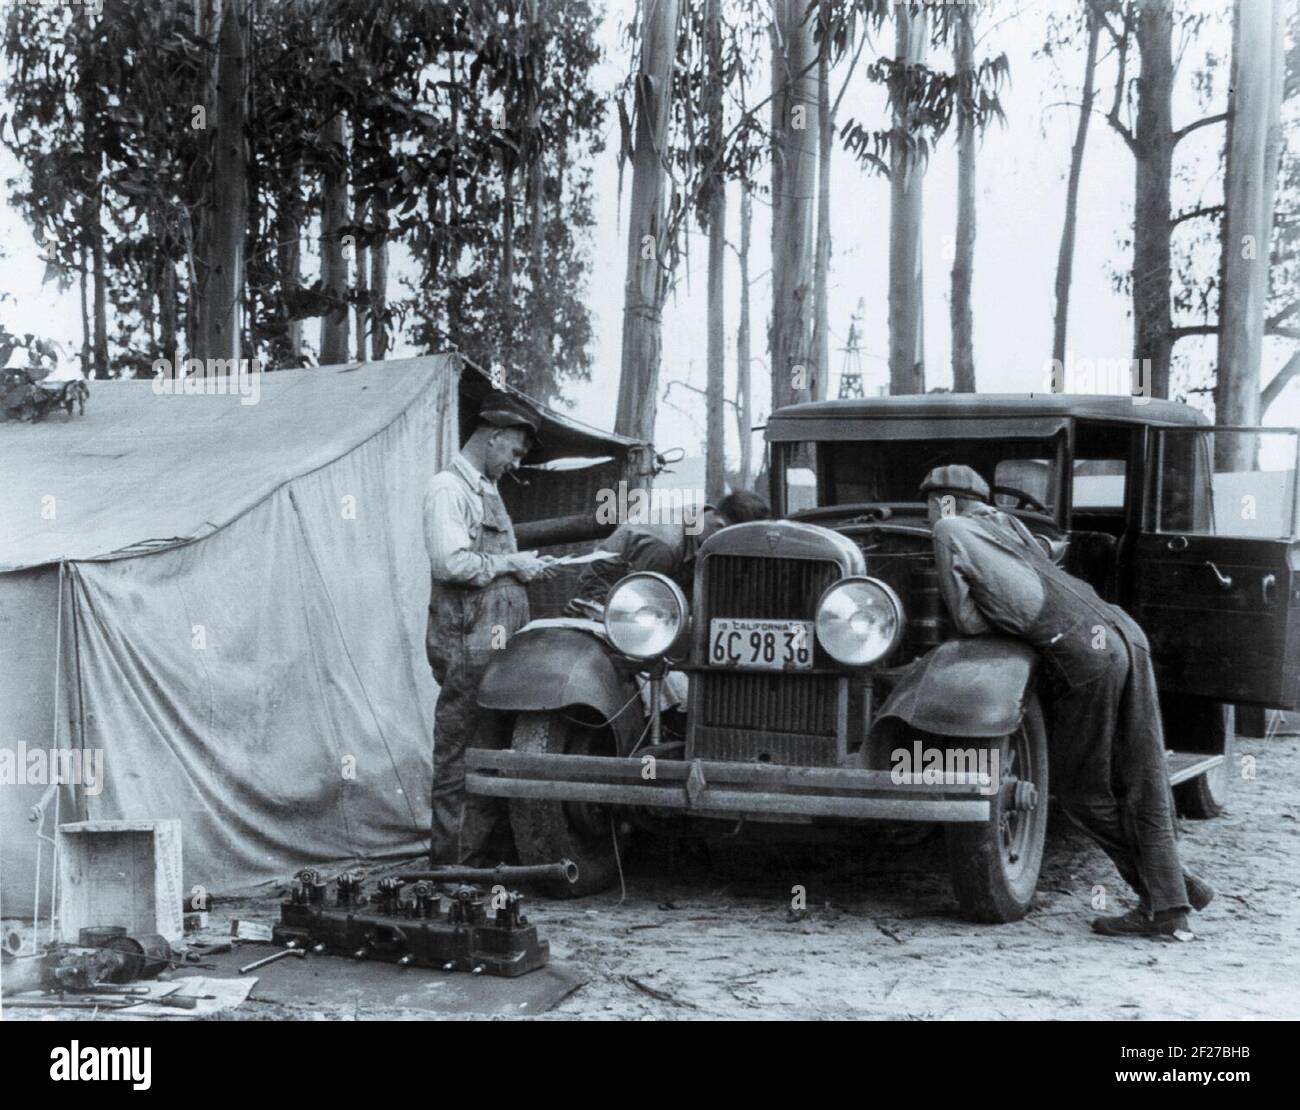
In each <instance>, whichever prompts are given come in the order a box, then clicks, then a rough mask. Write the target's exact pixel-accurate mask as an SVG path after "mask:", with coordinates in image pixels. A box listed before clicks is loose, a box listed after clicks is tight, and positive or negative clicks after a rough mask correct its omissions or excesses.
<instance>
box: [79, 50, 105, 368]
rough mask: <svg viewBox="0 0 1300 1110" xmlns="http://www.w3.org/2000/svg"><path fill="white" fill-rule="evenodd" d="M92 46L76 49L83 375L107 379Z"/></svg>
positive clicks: (98, 109)
mask: <svg viewBox="0 0 1300 1110" xmlns="http://www.w3.org/2000/svg"><path fill="white" fill-rule="evenodd" d="M92 49H93V47H92V45H91V42H90V39H89V31H86V32H85V33H84V34H83V37H82V39H81V42H80V46H79V55H80V56H79V59H78V63H79V64H78V71H79V72H78V77H77V83H78V93H79V99H80V102H81V143H82V151H83V153H84V156H85V161H86V178H87V180H86V195H85V198H84V200H83V202H82V211H83V218H82V227H83V229H84V230H83V234H84V236H85V242H86V243H87V245H88V247H89V251H90V266H91V291H92V302H91V304H92V314H93V319H94V326H93V330H92V339H91V349H90V368H89V369H87V371H86V376H87V377H91V378H107V377H108V282H107V279H106V277H105V273H104V227H103V186H102V184H101V181H100V179H101V177H102V176H103V170H104V155H103V151H102V150H101V148H100V142H99V120H100V117H101V115H102V111H103V104H102V95H101V93H100V90H99V87H98V85H97V84H96V83H95V80H94V78H93V76H91V74H90V59H91V51H92Z"/></svg>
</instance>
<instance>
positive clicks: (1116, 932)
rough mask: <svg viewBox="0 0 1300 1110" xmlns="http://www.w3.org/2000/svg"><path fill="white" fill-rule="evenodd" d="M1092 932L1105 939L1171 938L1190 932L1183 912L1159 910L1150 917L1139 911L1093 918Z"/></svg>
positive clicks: (1143, 911) (1134, 910)
mask: <svg viewBox="0 0 1300 1110" xmlns="http://www.w3.org/2000/svg"><path fill="white" fill-rule="evenodd" d="M1092 931H1093V932H1094V933H1100V934H1101V935H1102V936H1105V937H1172V936H1173V935H1174V934H1175V933H1178V932H1183V933H1188V932H1190V930H1189V929H1188V928H1187V914H1186V912H1185V911H1183V910H1161V911H1160V912H1159V913H1157V914H1155V915H1151V914H1148V913H1147V912H1146V911H1145V910H1141V909H1133V910H1129V911H1128V913H1124V914H1119V915H1118V916H1116V917H1098V918H1094V919H1093V922H1092Z"/></svg>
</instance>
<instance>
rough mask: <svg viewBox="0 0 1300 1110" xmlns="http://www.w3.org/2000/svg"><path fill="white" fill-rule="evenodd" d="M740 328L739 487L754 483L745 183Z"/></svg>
mask: <svg viewBox="0 0 1300 1110" xmlns="http://www.w3.org/2000/svg"><path fill="white" fill-rule="evenodd" d="M740 190H741V191H740V328H739V330H738V331H737V332H736V423H737V429H736V430H737V432H738V433H739V434H740V484H741V486H742V487H743V488H745V489H748V488H749V484H750V482H752V481H753V480H754V473H753V471H754V433H753V431H752V430H751V429H752V427H753V423H754V417H753V387H752V385H751V382H752V380H753V379H752V378H751V376H750V365H749V359H750V355H749V236H750V224H751V221H752V219H753V210H754V202H753V197H752V196H751V195H750V184H749V181H748V180H745V181H744V182H742V184H741V187H740Z"/></svg>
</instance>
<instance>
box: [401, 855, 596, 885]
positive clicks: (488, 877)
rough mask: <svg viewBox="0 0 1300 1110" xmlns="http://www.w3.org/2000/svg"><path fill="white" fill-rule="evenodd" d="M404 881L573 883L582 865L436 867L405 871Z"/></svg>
mask: <svg viewBox="0 0 1300 1110" xmlns="http://www.w3.org/2000/svg"><path fill="white" fill-rule="evenodd" d="M397 877H398V878H399V879H401V880H402V881H403V882H407V883H418V882H433V883H484V884H489V883H533V882H542V881H544V880H551V879H563V880H564V881H565V882H568V883H570V884H572V883H576V882H577V881H578V865H577V864H576V863H574V862H573V860H570V859H564V860H560V862H559V863H537V864H531V865H528V866H526V867H507V866H506V865H505V864H502V865H501V866H499V867H459V866H448V867H434V868H431V869H430V870H428V871H404V872H403V873H402V874H400V875H398V876H397Z"/></svg>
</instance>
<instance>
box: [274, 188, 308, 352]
mask: <svg viewBox="0 0 1300 1110" xmlns="http://www.w3.org/2000/svg"><path fill="white" fill-rule="evenodd" d="M301 196H302V171H301V170H299V169H295V170H294V172H293V173H291V174H290V175H289V181H288V183H287V184H286V185H285V187H284V188H283V189H282V190H281V192H280V199H279V202H278V203H277V205H276V213H275V262H276V269H277V270H278V271H279V277H280V290H281V295H282V296H284V295H286V294H290V293H297V292H298V290H299V287H300V286H301V284H302V217H303V213H302V206H301V199H300V198H301ZM284 328H285V337H284V340H283V342H282V344H281V349H280V351H279V352H277V353H278V354H279V355H280V357H281V359H282V360H283V363H284V365H286V366H290V367H298V366H301V365H302V364H303V357H302V320H301V319H293V320H286V321H285V324H284Z"/></svg>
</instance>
